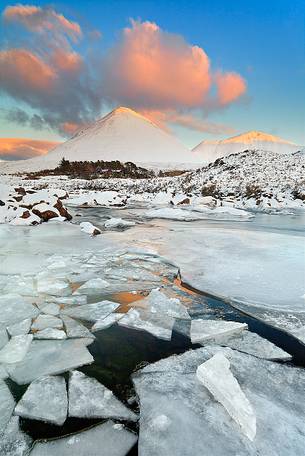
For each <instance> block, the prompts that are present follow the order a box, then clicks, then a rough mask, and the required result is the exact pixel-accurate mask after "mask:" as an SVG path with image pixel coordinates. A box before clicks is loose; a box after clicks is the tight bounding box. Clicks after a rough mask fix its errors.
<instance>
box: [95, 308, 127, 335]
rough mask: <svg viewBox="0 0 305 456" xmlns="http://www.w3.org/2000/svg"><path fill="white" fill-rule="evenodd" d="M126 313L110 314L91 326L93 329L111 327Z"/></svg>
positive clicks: (98, 329)
mask: <svg viewBox="0 0 305 456" xmlns="http://www.w3.org/2000/svg"><path fill="white" fill-rule="evenodd" d="M124 315H125V314H123V313H112V314H110V315H108V316H107V317H105V318H102V319H101V320H97V322H96V323H94V325H93V326H92V328H91V331H93V332H95V331H100V330H101V329H107V328H110V326H112V325H114V324H115V323H117V322H118V321H119V320H120V319H121V318H123V317H124Z"/></svg>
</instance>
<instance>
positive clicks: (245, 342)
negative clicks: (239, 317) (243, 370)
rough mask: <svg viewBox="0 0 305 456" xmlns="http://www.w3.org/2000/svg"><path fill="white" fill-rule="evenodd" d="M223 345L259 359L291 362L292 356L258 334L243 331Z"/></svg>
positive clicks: (222, 343)
mask: <svg viewBox="0 0 305 456" xmlns="http://www.w3.org/2000/svg"><path fill="white" fill-rule="evenodd" d="M221 345H223V346H226V347H230V348H233V349H234V350H239V351H241V352H244V353H248V354H249V355H253V356H257V357H258V358H264V359H270V360H273V361H277V360H280V361H289V360H291V358H292V357H291V355H289V353H286V352H285V351H284V350H282V349H281V348H280V347H277V346H276V345H274V344H273V343H272V342H269V340H267V339H264V338H263V337H260V336H259V335H258V334H256V333H253V332H250V331H243V332H242V333H241V334H240V335H238V336H236V337H235V336H233V337H230V338H228V339H226V340H225V341H224V342H221Z"/></svg>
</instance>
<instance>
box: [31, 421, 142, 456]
mask: <svg viewBox="0 0 305 456" xmlns="http://www.w3.org/2000/svg"><path fill="white" fill-rule="evenodd" d="M136 441H137V436H136V435H135V434H133V433H132V432H130V431H128V430H127V429H125V428H124V427H123V426H121V425H117V424H114V423H113V422H112V421H106V422H105V423H103V424H98V425H97V426H94V427H91V428H89V429H87V430H85V431H82V432H79V433H77V434H71V435H68V436H67V437H62V438H59V439H55V440H49V441H40V442H36V443H35V445H34V447H33V450H32V451H31V456H58V455H60V456H70V455H71V454H75V455H78V456H86V455H89V454H90V455H92V456H93V455H98V456H126V455H127V454H128V452H129V451H130V450H131V448H132V447H133V446H134V445H135V443H136Z"/></svg>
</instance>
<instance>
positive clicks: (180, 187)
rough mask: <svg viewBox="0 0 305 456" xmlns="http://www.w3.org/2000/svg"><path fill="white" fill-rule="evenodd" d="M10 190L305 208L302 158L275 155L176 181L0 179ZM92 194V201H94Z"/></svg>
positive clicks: (250, 155) (239, 160)
mask: <svg viewBox="0 0 305 456" xmlns="http://www.w3.org/2000/svg"><path fill="white" fill-rule="evenodd" d="M1 180H2V181H3V182H4V183H9V184H10V185H12V186H14V187H18V186H20V185H21V186H23V187H26V188H28V187H29V188H37V189H39V188H45V187H46V186H47V187H48V188H49V187H50V188H51V187H54V188H62V189H65V190H66V191H68V192H69V193H72V194H73V193H78V192H79V191H81V193H82V194H86V193H87V192H90V191H94V192H96V191H97V192H101V191H115V192H119V193H120V194H121V195H125V198H126V197H128V198H129V197H133V198H132V199H134V197H135V196H136V200H137V201H151V202H152V203H153V204H156V203H157V200H156V198H157V199H158V201H159V200H160V198H158V195H161V196H160V197H161V200H160V201H161V202H162V203H164V204H167V203H169V202H170V201H171V200H172V195H173V194H179V195H184V196H183V198H182V199H184V198H189V197H192V196H194V197H195V198H197V197H198V196H201V195H205V196H213V197H216V198H217V199H218V200H220V201H223V202H224V201H228V200H229V201H231V202H232V204H234V205H235V206H236V207H242V208H246V209H247V208H248V209H254V210H258V211H259V210H263V211H266V210H267V211H268V210H274V209H276V210H281V209H287V208H288V209H293V208H295V209H298V208H303V209H304V208H305V155H304V154H300V153H295V154H286V155H279V154H277V153H275V152H266V151H249V152H246V153H240V154H234V155H230V156H228V157H225V158H222V159H219V160H218V161H217V162H216V163H211V164H210V165H208V166H206V167H203V168H200V169H198V170H196V171H191V172H188V173H186V174H183V175H182V176H179V177H165V178H152V179H94V180H84V179H69V178H68V177H67V176H44V177H41V178H40V179H38V180H29V179H23V178H22V177H20V176H6V177H5V176H2V177H1ZM96 198H97V196H96V195H95V196H94V198H93V199H96Z"/></svg>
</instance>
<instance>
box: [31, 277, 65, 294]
mask: <svg viewBox="0 0 305 456" xmlns="http://www.w3.org/2000/svg"><path fill="white" fill-rule="evenodd" d="M37 291H38V293H42V294H47V295H53V296H69V295H70V294H71V293H72V290H71V287H70V285H69V283H68V282H65V281H63V280H57V281H56V280H54V279H52V278H50V279H47V278H41V279H38V280H37Z"/></svg>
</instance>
